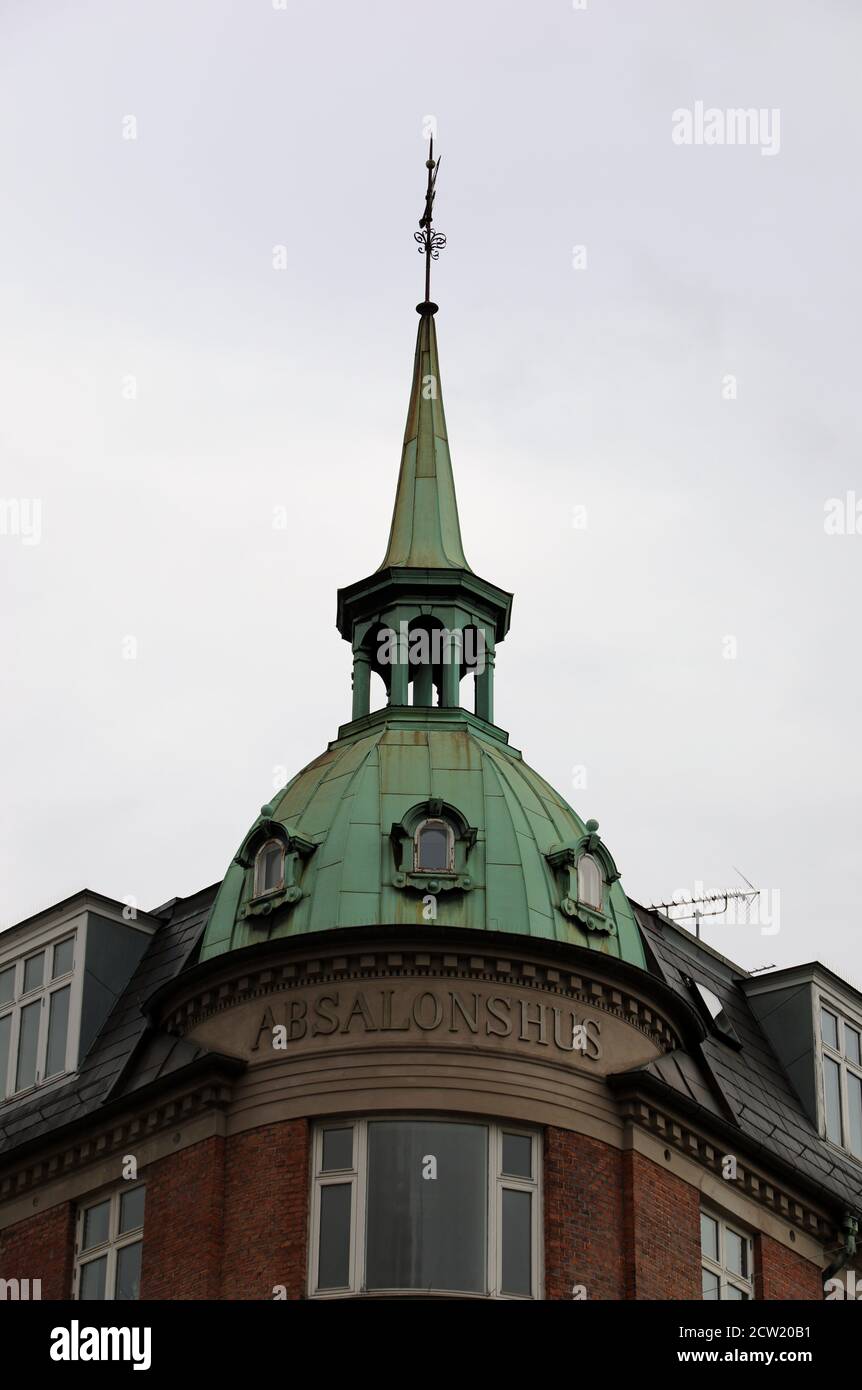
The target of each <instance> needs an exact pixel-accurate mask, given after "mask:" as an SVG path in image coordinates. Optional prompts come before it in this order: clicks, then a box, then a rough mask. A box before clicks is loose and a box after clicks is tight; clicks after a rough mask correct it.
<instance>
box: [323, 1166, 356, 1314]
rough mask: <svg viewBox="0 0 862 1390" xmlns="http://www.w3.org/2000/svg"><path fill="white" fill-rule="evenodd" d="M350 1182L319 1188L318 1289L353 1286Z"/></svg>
mask: <svg viewBox="0 0 862 1390" xmlns="http://www.w3.org/2000/svg"><path fill="white" fill-rule="evenodd" d="M350 1187H351V1185H350V1183H349V1182H345V1183H333V1184H328V1185H327V1186H326V1187H322V1188H321V1189H320V1250H319V1257H318V1268H317V1287H318V1288H319V1289H345V1288H347V1286H348V1285H349V1283H350V1196H351V1193H350Z"/></svg>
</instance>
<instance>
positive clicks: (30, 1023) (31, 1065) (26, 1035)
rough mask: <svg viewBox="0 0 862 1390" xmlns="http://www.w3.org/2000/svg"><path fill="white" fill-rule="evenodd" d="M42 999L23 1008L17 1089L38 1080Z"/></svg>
mask: <svg viewBox="0 0 862 1390" xmlns="http://www.w3.org/2000/svg"><path fill="white" fill-rule="evenodd" d="M41 1012H42V1000H41V999H37V1000H36V1002H35V1004H28V1005H27V1006H26V1007H25V1008H23V1009H22V1010H21V1032H20V1034H19V1037H18V1070H17V1073H16V1076H15V1090H16V1091H23V1090H24V1089H25V1088H26V1087H27V1086H32V1085H34V1083H35V1081H36V1046H37V1044H38V1042H39V1014H40V1013H41Z"/></svg>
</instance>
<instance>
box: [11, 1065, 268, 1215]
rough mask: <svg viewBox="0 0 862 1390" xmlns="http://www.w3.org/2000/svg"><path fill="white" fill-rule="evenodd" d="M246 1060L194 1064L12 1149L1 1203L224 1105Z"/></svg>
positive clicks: (132, 1150)
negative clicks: (180, 1073)
mask: <svg viewBox="0 0 862 1390" xmlns="http://www.w3.org/2000/svg"><path fill="white" fill-rule="evenodd" d="M243 1070H244V1063H242V1062H237V1061H233V1059H230V1060H228V1059H225V1058H219V1059H218V1060H217V1062H216V1063H215V1064H210V1063H209V1059H206V1058H204V1059H202V1061H201V1062H199V1063H196V1064H194V1065H193V1068H190V1069H189V1071H193V1072H194V1075H186V1077H185V1078H182V1077H180V1076H177V1077H176V1078H175V1079H174V1084H173V1085H171V1084H170V1080H169V1079H168V1080H163V1081H156V1082H154V1083H152V1084H151V1085H150V1086H147V1087H145V1088H142V1089H141V1090H140V1091H137V1092H132V1093H131V1094H129V1095H127V1096H123V1097H122V1098H121V1099H120V1100H119V1101H118V1102H117V1103H115V1104H111V1105H110V1106H105V1107H103V1108H101V1109H98V1110H94V1111H92V1112H90V1113H89V1114H87V1115H86V1116H85V1117H83V1118H82V1119H81V1120H80V1121H78V1122H77V1123H76V1124H75V1125H70V1126H68V1127H67V1128H66V1129H65V1130H57V1131H54V1132H53V1133H51V1134H43V1135H41V1136H40V1138H39V1139H38V1140H34V1141H33V1143H32V1144H30V1145H28V1146H27V1149H26V1150H25V1151H19V1150H12V1151H11V1152H10V1153H8V1154H7V1155H4V1156H3V1159H2V1160H0V1203H4V1202H9V1201H11V1200H13V1199H14V1198H17V1197H20V1196H21V1194H22V1193H25V1192H27V1191H29V1190H30V1189H35V1188H39V1187H41V1186H43V1185H44V1184H46V1183H49V1182H51V1181H52V1180H54V1179H56V1178H60V1177H64V1176H68V1175H69V1174H71V1173H74V1172H76V1171H77V1170H78V1169H81V1168H86V1167H87V1166H88V1165H89V1164H92V1163H94V1162H98V1161H100V1160H104V1159H105V1158H108V1157H109V1156H110V1155H112V1154H124V1153H129V1152H130V1151H131V1152H134V1145H135V1144H140V1143H141V1142H142V1140H144V1139H147V1138H149V1137H150V1136H151V1135H154V1134H158V1133H160V1132H162V1131H164V1130H166V1129H169V1128H171V1127H174V1126H176V1125H179V1124H183V1125H187V1124H188V1123H189V1122H190V1121H191V1120H193V1119H196V1118H198V1117H199V1116H201V1115H203V1114H206V1113H211V1112H212V1111H214V1110H222V1109H224V1108H225V1107H226V1106H227V1105H228V1103H229V1101H230V1097H231V1080H230V1075H229V1074H228V1075H226V1074H225V1073H231V1072H233V1073H239V1072H241V1071H243Z"/></svg>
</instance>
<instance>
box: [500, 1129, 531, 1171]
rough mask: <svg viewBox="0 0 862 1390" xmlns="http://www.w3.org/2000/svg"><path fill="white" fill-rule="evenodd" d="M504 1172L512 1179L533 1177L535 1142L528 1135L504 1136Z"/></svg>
mask: <svg viewBox="0 0 862 1390" xmlns="http://www.w3.org/2000/svg"><path fill="white" fill-rule="evenodd" d="M503 1172H504V1173H507V1174H508V1175H509V1177H510V1178H531V1177H532V1176H533V1141H532V1139H531V1138H530V1136H529V1135H528V1134H504V1135H503Z"/></svg>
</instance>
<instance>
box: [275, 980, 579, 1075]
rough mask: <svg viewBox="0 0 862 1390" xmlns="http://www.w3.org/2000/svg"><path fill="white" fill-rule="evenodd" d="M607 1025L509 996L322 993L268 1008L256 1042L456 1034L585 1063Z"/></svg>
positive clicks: (284, 1045)
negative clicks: (568, 1055)
mask: <svg viewBox="0 0 862 1390" xmlns="http://www.w3.org/2000/svg"><path fill="white" fill-rule="evenodd" d="M601 1026H602V1025H601V1021H600V1020H598V1019H594V1018H589V1019H582V1018H579V1017H578V1014H577V1010H576V1009H575V1008H574V1007H573V1006H572V1005H570V1004H548V1003H545V1002H544V1001H543V1000H540V999H536V1000H533V999H519V998H514V997H512V996H511V995H507V994H480V993H479V992H478V991H476V990H472V991H471V990H458V989H417V990H416V991H415V992H414V993H413V994H412V995H410V994H405V993H404V992H403V990H399V991H396V990H394V989H376V988H370V989H367V990H353V989H350V990H338V989H329V990H321V991H320V993H319V994H316V995H314V996H313V997H311V998H310V999H303V998H300V997H296V998H291V999H286V1000H283V1001H277V1002H276V1003H275V1004H274V1005H273V1006H272V1007H267V1009H266V1010H265V1011H264V1013H263V1015H262V1016H261V1018H260V1021H259V1023H258V1026H257V1031H256V1034H255V1036H254V1038H253V1039H252V1042H251V1051H252V1052H258V1051H259V1050H260V1049H261V1047H266V1046H267V1044H269V1045H270V1046H272V1045H273V1036H272V1035H273V1033H274V1030H277V1037H276V1038H275V1046H277V1047H279V1046H280V1047H282V1048H287V1049H289V1047H290V1044H291V1043H295V1042H299V1041H300V1040H301V1039H310V1038H326V1037H333V1036H336V1035H341V1034H362V1033H368V1034H372V1033H379V1034H385V1033H404V1034H411V1033H412V1034H414V1035H415V1034H417V1033H441V1034H446V1033H456V1034H461V1035H464V1034H465V1033H466V1034H473V1035H474V1036H475V1037H476V1038H477V1039H478V1038H484V1037H489V1038H494V1037H496V1038H512V1039H513V1040H517V1041H520V1042H525V1043H534V1044H537V1045H539V1046H540V1047H548V1048H551V1049H556V1050H557V1051H560V1052H576V1053H578V1054H579V1055H580V1056H581V1057H583V1058H584V1059H585V1060H587V1061H593V1062H594V1061H598V1059H599V1058H600V1057H601V1055H602V1043H601Z"/></svg>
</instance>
